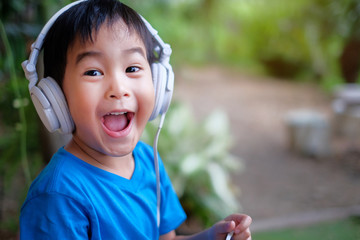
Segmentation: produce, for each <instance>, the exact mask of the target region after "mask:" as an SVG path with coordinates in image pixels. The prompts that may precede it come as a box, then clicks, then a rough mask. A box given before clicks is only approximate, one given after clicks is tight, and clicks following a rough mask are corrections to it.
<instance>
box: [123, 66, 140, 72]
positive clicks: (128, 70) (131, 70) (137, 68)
mask: <svg viewBox="0 0 360 240" xmlns="http://www.w3.org/2000/svg"><path fill="white" fill-rule="evenodd" d="M139 70H140V68H139V67H135V66H131V67H128V68H127V69H126V72H127V73H135V72H137V71H139Z"/></svg>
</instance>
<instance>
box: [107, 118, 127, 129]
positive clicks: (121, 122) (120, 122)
mask: <svg viewBox="0 0 360 240" xmlns="http://www.w3.org/2000/svg"><path fill="white" fill-rule="evenodd" d="M127 123H128V120H127V117H126V115H125V114H120V115H107V116H104V125H105V126H106V127H107V128H108V129H109V130H111V131H113V132H118V131H121V130H123V129H124V128H125V127H126V126H127Z"/></svg>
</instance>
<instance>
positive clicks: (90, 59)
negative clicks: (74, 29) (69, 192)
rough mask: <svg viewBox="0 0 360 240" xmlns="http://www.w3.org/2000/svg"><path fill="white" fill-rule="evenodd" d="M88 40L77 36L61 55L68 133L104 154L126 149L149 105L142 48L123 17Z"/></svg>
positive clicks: (138, 133) (151, 104)
mask: <svg viewBox="0 0 360 240" xmlns="http://www.w3.org/2000/svg"><path fill="white" fill-rule="evenodd" d="M93 39H94V42H93V43H91V42H89V41H88V42H86V43H85V44H83V43H81V42H80V40H79V38H77V39H76V40H75V42H74V44H73V45H72V47H70V48H69V50H68V53H67V64H66V69H65V75H64V81H63V89H64V94H65V96H66V99H67V102H68V105H69V109H70V113H71V116H72V118H73V120H74V123H75V127H76V130H75V133H74V135H75V136H76V137H77V138H78V139H79V140H81V141H82V142H83V143H85V144H86V145H87V146H88V147H90V148H92V149H94V150H96V151H97V152H99V153H101V154H105V155H107V156H117V157H118V156H125V155H128V154H130V153H131V152H132V150H133V149H134V147H135V145H136V143H137V142H138V141H139V138H140V136H141V134H142V132H143V130H144V128H145V125H146V123H147V121H148V119H149V117H150V115H151V112H152V110H153V108H154V87H153V83H152V77H151V69H150V65H149V63H148V61H147V58H146V48H145V46H144V43H143V42H142V41H141V39H140V37H139V36H138V34H136V32H135V31H129V30H128V28H127V27H126V26H125V24H124V23H123V21H118V22H117V23H114V24H113V25H112V26H108V25H107V23H106V22H105V23H104V24H103V25H102V26H101V28H100V29H99V31H98V33H97V34H96V35H93Z"/></svg>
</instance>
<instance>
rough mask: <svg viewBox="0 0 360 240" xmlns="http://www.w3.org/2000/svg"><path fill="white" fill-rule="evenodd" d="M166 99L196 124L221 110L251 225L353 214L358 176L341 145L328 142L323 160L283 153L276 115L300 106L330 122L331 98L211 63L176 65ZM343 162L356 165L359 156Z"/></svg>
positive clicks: (359, 200) (359, 199) (305, 86)
mask: <svg viewBox="0 0 360 240" xmlns="http://www.w3.org/2000/svg"><path fill="white" fill-rule="evenodd" d="M174 98H175V99H179V100H182V101H184V102H186V103H188V104H189V105H191V106H192V108H193V110H194V114H195V115H196V117H197V118H198V119H202V118H203V117H205V116H207V115H209V114H210V112H212V111H213V110H214V109H222V110H225V111H226V112H227V114H228V116H229V119H230V123H231V132H232V134H233V137H234V147H233V149H232V153H233V154H234V155H235V156H237V157H238V158H239V159H240V160H242V162H243V163H244V166H245V167H244V170H243V171H242V172H239V173H237V174H234V175H233V181H234V183H235V184H236V186H238V187H239V188H240V190H241V196H240V198H239V202H240V204H241V206H242V209H243V212H245V213H247V214H249V215H250V216H252V218H253V220H254V222H253V225H254V227H255V228H256V227H258V229H259V230H260V229H261V228H266V226H264V225H263V223H265V225H266V223H268V227H271V223H273V225H274V226H275V225H276V224H278V225H279V222H278V221H277V220H279V219H280V220H281V219H283V224H285V225H286V222H291V221H290V220H289V219H293V220H294V219H295V221H293V222H297V221H296V219H298V220H299V221H298V222H301V221H300V220H301V219H302V220H304V221H306V219H307V220H311V219H313V220H314V219H316V218H317V217H316V216H318V217H319V215H321V214H322V215H324V216H325V215H326V216H333V217H334V214H335V215H336V216H339V215H341V214H344V213H345V212H346V213H350V214H360V212H359V211H358V210H359V208H358V206H360V171H358V172H354V171H353V167H352V166H351V164H349V161H347V160H346V159H347V158H344V156H345V153H346V152H345V151H343V150H341V149H342V148H340V147H339V146H345V148H344V149H348V148H347V147H348V146H347V145H346V144H347V142H346V141H345V144H343V143H342V144H341V145H339V144H335V143H332V146H333V147H334V148H333V150H334V154H333V155H332V156H331V157H328V158H323V159H313V158H309V157H304V156H299V155H297V154H294V153H293V152H291V151H289V148H288V144H287V135H286V133H287V132H286V127H285V124H284V117H285V116H286V114H287V113H288V112H289V111H292V110H296V109H303V108H308V109H312V110H315V111H318V112H320V113H322V114H325V116H327V118H328V119H329V120H331V119H332V118H333V116H332V111H331V97H330V96H329V95H327V94H325V93H324V91H321V89H319V87H317V86H315V85H314V84H311V83H299V82H294V81H292V82H290V81H285V80H279V79H273V78H265V77H258V76H252V75H246V74H241V73H240V72H239V71H238V70H231V69H230V70H229V69H224V68H219V67H214V66H208V67H202V68H191V67H184V68H181V69H178V71H176V83H175V92H174ZM346 156H348V155H346ZM351 159H352V162H354V160H355V162H356V163H357V164H359V161H360V154H359V152H357V155H355V156H352V158H351ZM354 206H355V207H356V208H354ZM346 209H347V210H346ZM355 211H356V213H355ZM332 213H334V214H332ZM319 219H321V217H319ZM260 225H261V226H260ZM280 225H281V223H280Z"/></svg>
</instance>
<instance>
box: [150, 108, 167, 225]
mask: <svg viewBox="0 0 360 240" xmlns="http://www.w3.org/2000/svg"><path fill="white" fill-rule="evenodd" d="M165 115H166V114H165V113H164V114H162V115H161V118H160V123H159V127H158V130H157V132H156V135H155V138H154V144H153V149H154V165H155V173H156V217H157V226H158V227H160V203H161V191H160V172H159V159H158V151H157V144H158V140H159V135H160V131H161V128H162V126H163V124H164V120H165Z"/></svg>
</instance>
